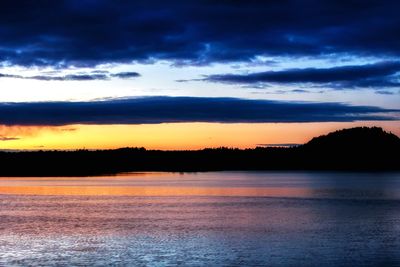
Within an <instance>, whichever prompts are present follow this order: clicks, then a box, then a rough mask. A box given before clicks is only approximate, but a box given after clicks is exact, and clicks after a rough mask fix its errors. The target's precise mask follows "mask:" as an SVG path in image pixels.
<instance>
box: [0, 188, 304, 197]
mask: <svg viewBox="0 0 400 267" xmlns="http://www.w3.org/2000/svg"><path fill="white" fill-rule="evenodd" d="M0 194H15V195H73V196H243V197H246V196H248V197H300V196H308V195H310V192H309V190H307V189H304V188H279V187H273V188H253V187H241V188H224V187H172V186H168V187H159V186H143V187H137V186H125V187H123V186H0Z"/></svg>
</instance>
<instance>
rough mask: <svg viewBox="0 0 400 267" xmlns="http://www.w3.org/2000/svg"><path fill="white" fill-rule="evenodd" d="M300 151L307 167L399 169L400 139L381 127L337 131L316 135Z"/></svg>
mask: <svg viewBox="0 0 400 267" xmlns="http://www.w3.org/2000/svg"><path fill="white" fill-rule="evenodd" d="M301 150H302V153H303V154H304V156H305V158H306V160H305V161H307V164H308V166H310V165H315V166H316V167H317V168H322V169H338V168H339V169H385V168H387V169H392V168H394V169H399V168H400V162H399V151H400V138H399V137H397V136H396V135H394V134H392V133H388V132H385V131H384V130H383V129H382V128H378V127H371V128H370V127H356V128H351V129H343V130H339V131H335V132H332V133H329V134H327V135H323V136H319V137H315V138H313V139H312V140H311V141H310V142H308V143H306V144H305V145H303V146H302V147H301ZM396 165H397V166H396Z"/></svg>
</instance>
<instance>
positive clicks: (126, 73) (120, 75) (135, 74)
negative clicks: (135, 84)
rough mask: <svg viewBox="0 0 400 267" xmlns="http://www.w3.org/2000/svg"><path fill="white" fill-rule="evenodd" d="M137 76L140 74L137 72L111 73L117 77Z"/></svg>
mask: <svg viewBox="0 0 400 267" xmlns="http://www.w3.org/2000/svg"><path fill="white" fill-rule="evenodd" d="M139 76H140V74H139V73H137V72H119V73H113V74H111V77H117V78H120V79H131V78H136V77H139Z"/></svg>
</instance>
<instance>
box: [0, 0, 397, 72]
mask: <svg viewBox="0 0 400 267" xmlns="http://www.w3.org/2000/svg"><path fill="white" fill-rule="evenodd" d="M399 9H400V3H399V1H395V0H387V1H365V0H354V1H336V0H326V1H319V0H304V1H300V0H288V1H268V2H267V1H258V0H239V1H211V0H194V1H183V0H169V1H164V0H148V1H130V0H120V1H114V0H99V1H93V0H59V1H54V0H37V1H31V0H18V1H16V0H4V1H2V2H1V8H0V25H1V26H0V44H1V45H0V62H8V64H11V65H16V64H18V65H23V66H31V65H53V66H65V65H77V66H93V65H96V64H100V63H110V62H131V61H132V60H154V59H155V60H157V59H169V60H176V61H181V62H188V63H192V64H195V63H210V62H224V61H241V60H250V59H253V58H254V57H255V56H257V55H272V56H275V55H277V56H299V55H304V56H320V55H331V54H334V53H346V54H350V55H351V54H356V55H373V56H389V57H390V56H396V57H398V56H399V55H400V49H399V47H400V35H399V32H400V16H398V10H399Z"/></svg>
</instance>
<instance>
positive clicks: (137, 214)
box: [0, 172, 400, 266]
mask: <svg viewBox="0 0 400 267" xmlns="http://www.w3.org/2000/svg"><path fill="white" fill-rule="evenodd" d="M0 207H1V209H0V266H3V265H7V266H8V265H23V266H24V265H34V266H37V265H110V264H111V265H131V266H154V265H160V266H171V265H172V266H175V265H185V266H186V265H190V266H260V265H261V266H265V265H268V266H304V265H306V266H338V265H339V266H354V265H359V266H388V265H400V253H398V251H400V174H399V173H391V174H366V173H347V174H346V173H306V172H304V173H294V172H292V173H273V172H221V173H197V174H174V173H145V174H135V175H133V174H126V175H121V176H111V177H85V178H0Z"/></svg>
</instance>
